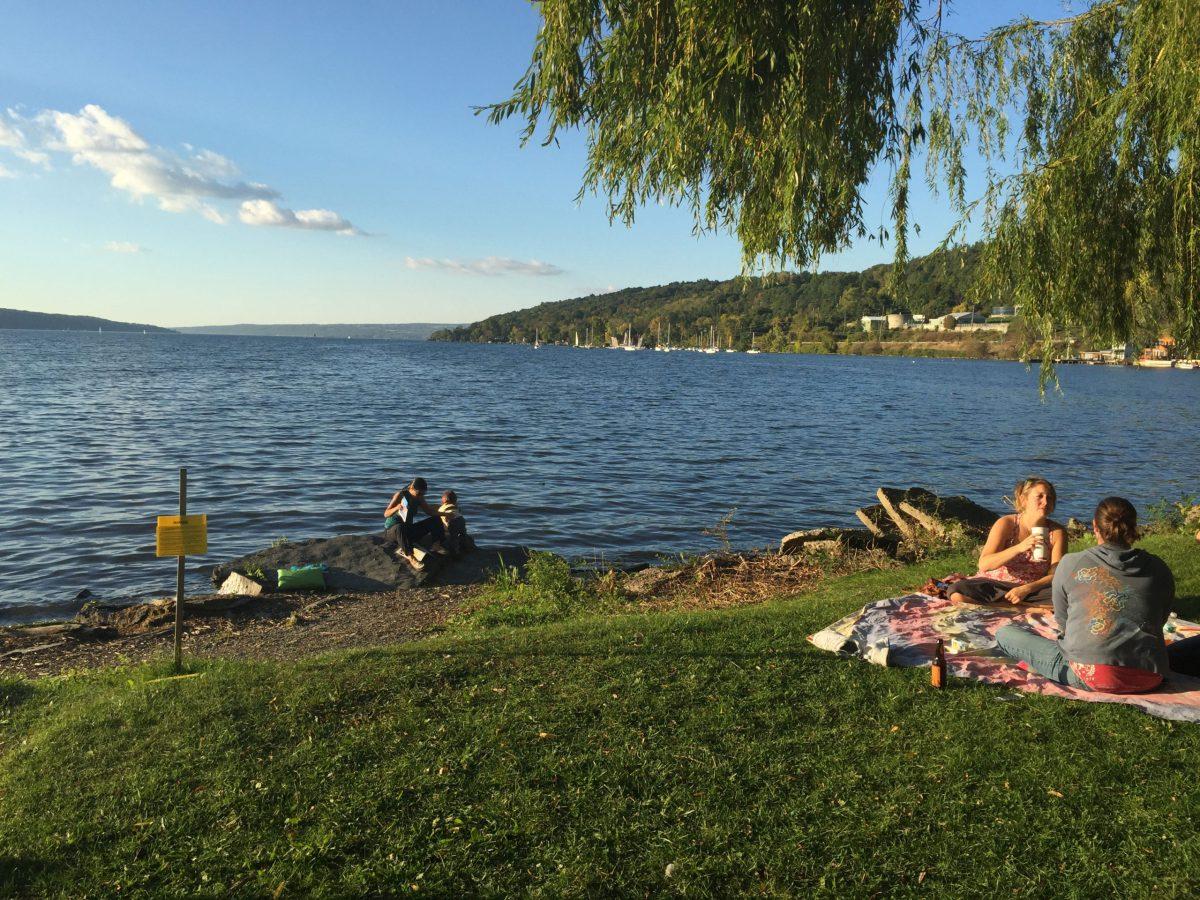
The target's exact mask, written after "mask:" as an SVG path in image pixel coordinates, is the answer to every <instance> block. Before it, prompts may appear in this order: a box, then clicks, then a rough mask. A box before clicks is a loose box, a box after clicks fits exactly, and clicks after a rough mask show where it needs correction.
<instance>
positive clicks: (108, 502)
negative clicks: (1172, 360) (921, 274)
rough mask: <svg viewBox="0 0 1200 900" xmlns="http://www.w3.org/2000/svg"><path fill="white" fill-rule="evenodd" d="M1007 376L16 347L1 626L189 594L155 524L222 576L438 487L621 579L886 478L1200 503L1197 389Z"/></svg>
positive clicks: (1143, 378) (197, 345) (27, 342)
mask: <svg viewBox="0 0 1200 900" xmlns="http://www.w3.org/2000/svg"><path fill="white" fill-rule="evenodd" d="M1061 377H1062V387H1063V394H1062V395H1061V396H1057V395H1054V396H1050V397H1049V398H1048V400H1047V401H1046V402H1045V403H1042V402H1040V401H1039V399H1038V394H1037V376H1036V373H1035V372H1032V371H1029V370H1027V369H1026V368H1025V367H1024V366H1021V365H1019V364H1015V363H1004V362H966V361H959V360H929V359H920V360H910V359H899V358H881V357H837V356H828V357H822V356H784V355H778V356H776V355H769V354H762V355H758V356H748V355H745V354H725V353H722V354H719V355H716V356H706V355H702V354H696V353H671V354H663V353H653V352H642V353H622V352H613V351H600V350H596V351H590V352H585V351H576V350H570V349H567V348H558V347H545V348H542V349H540V350H537V351H534V350H532V349H530V348H527V347H509V346H476V345H453V344H430V343H414V342H374V341H358V340H354V341H351V340H315V339H299V338H238V337H210V336H200V335H141V334H84V333H47V332H21V331H0V417H2V422H3V427H2V428H0V620H7V621H14V620H21V619H26V620H27V619H30V618H36V617H42V616H46V615H51V614H52V615H61V614H69V613H71V612H73V610H74V609H75V608H76V607H77V606H78V605H79V603H78V601H75V600H74V597H75V595H76V594H77V593H78V592H79V591H80V590H81V589H83V588H87V589H89V590H90V591H91V592H92V593H93V594H95V595H96V596H98V597H101V598H106V599H114V598H119V597H128V596H134V595H138V596H142V595H152V594H158V595H162V596H167V595H170V594H171V593H172V592H173V590H174V578H175V563H174V561H173V560H169V559H157V558H155V556H154V523H155V516H157V515H160V514H171V513H174V512H177V509H178V499H177V487H178V467H179V466H187V467H188V470H189V511H191V512H196V513H207V514H208V516H209V555H208V556H206V557H198V558H192V559H189V564H188V579H189V589H190V590H194V591H200V590H205V589H207V587H208V579H207V574H206V573H207V570H208V569H209V568H210V567H211V566H212V565H213V564H214V563H216V562H219V561H222V560H225V559H228V558H231V557H234V556H237V555H240V554H242V553H246V552H249V551H252V550H256V549H259V548H261V547H263V546H266V545H268V544H270V543H271V542H272V541H273V540H275V539H276V538H279V537H287V538H290V539H293V540H296V539H300V538H307V537H318V536H329V535H334V534H342V533H347V532H359V531H370V530H373V529H377V528H380V527H381V522H380V520H381V518H382V510H383V506H384V504H385V503H386V501H387V500H388V498H389V497H390V495H391V492H392V491H394V490H396V489H398V488H399V487H401V486H402V485H403V484H404V483H405V482H407V480H408V479H409V478H411V477H412V476H413V475H414V474H420V475H424V476H425V477H426V478H427V479H428V480H429V483H430V487H431V489H432V490H433V491H436V492H437V493H439V494H440V492H441V491H442V490H443V489H444V488H454V489H456V490H457V491H458V493H459V498H460V502H461V505H462V507H463V510H464V512H465V513H466V515H467V518H468V521H469V522H470V526H471V530H472V531H473V532H474V533H475V534H476V535H477V537H478V538H479V540H480V541H481V542H483V543H505V544H512V543H524V544H527V545H529V546H532V547H535V548H539V549H547V550H554V551H557V552H560V553H563V554H566V555H570V556H589V557H601V558H603V559H607V560H611V561H620V562H630V561H637V560H645V559H651V558H654V557H655V556H656V555H659V554H669V553H676V552H680V551H694V550H704V549H708V548H711V547H713V546H715V541H714V539H713V538H711V537H708V536H705V535H704V534H703V533H702V530H703V529H705V528H706V527H711V526H712V525H713V524H714V523H716V522H717V520H719V519H720V518H721V517H722V516H723V515H725V514H726V513H727V512H728V511H729V510H730V509H731V508H732V507H737V512H736V514H735V516H734V518H733V521H732V523H731V525H730V526H729V531H728V534H729V539H730V541H731V542H732V543H733V545H734V546H735V547H753V546H763V545H766V544H771V543H774V542H776V541H778V539H779V538H780V536H782V535H783V534H785V533H787V532H789V531H793V530H795V529H798V528H809V527H816V526H818V525H823V524H855V523H856V520H855V519H854V510H855V508H856V507H858V506H861V505H865V504H867V503H870V502H873V500H874V492H875V489H876V487H878V486H879V485H881V484H885V485H889V486H901V487H905V486H909V485H914V484H919V485H924V486H927V487H929V488H932V489H934V490H936V491H939V492H942V493H947V492H949V493H964V494H967V495H968V496H970V497H972V498H973V499H975V500H978V501H979V502H982V503H984V504H985V505H990V506H993V507H995V508H999V507H1000V506H1001V503H1002V497H1003V496H1004V495H1005V494H1006V493H1007V492H1009V491H1010V490H1011V486H1012V484H1013V483H1014V482H1015V481H1016V480H1017V479H1018V478H1019V477H1022V476H1024V475H1026V474H1028V473H1040V474H1043V475H1045V476H1047V477H1049V478H1050V479H1051V480H1053V481H1054V482H1055V484H1056V485H1057V487H1058V491H1059V509H1058V516H1059V517H1060V518H1065V517H1066V516H1070V515H1074V516H1078V517H1081V518H1083V517H1086V516H1088V515H1090V511H1091V509H1092V507H1093V506H1094V504H1095V502H1096V501H1097V500H1098V499H1099V498H1100V497H1102V496H1104V495H1106V494H1109V493H1121V494H1124V495H1126V496H1128V497H1129V498H1130V499H1132V500H1133V501H1134V502H1135V503H1136V504H1138V505H1139V507H1144V506H1145V505H1146V504H1147V503H1148V502H1151V501H1154V500H1158V499H1161V498H1164V497H1169V498H1175V497H1178V496H1180V495H1182V494H1187V493H1200V445H1198V443H1197V435H1200V372H1183V371H1175V370H1167V371H1137V370H1129V369H1113V368H1089V367H1065V368H1064V369H1063V370H1062V372H1061Z"/></svg>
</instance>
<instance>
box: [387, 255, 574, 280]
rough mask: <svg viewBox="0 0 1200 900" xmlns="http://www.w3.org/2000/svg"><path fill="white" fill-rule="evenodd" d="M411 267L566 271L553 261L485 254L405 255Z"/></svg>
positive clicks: (493, 271) (463, 271)
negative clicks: (472, 256) (466, 256)
mask: <svg viewBox="0 0 1200 900" xmlns="http://www.w3.org/2000/svg"><path fill="white" fill-rule="evenodd" d="M404 265H405V266H407V267H408V268H410V269H435V270H438V271H442V272H455V273H458V274H460V275H539V276H541V275H562V274H563V272H564V271H565V270H564V269H561V268H559V267H558V266H556V265H554V264H553V263H548V262H541V261H540V260H536V259H531V260H529V261H528V262H525V261H524V260H520V259H510V258H509V257H507V256H485V257H484V258H483V259H433V258H432V257H429V256H422V257H412V256H406V257H404Z"/></svg>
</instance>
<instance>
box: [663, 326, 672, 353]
mask: <svg viewBox="0 0 1200 900" xmlns="http://www.w3.org/2000/svg"><path fill="white" fill-rule="evenodd" d="M662 352H663V353H670V352H671V320H670V319H668V320H667V343H666V345H665V346H664V347H663V348H662Z"/></svg>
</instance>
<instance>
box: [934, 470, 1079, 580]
mask: <svg viewBox="0 0 1200 900" xmlns="http://www.w3.org/2000/svg"><path fill="white" fill-rule="evenodd" d="M1057 500H1058V494H1057V492H1056V491H1055V490H1054V485H1052V484H1051V483H1050V482H1049V481H1047V480H1046V479H1045V478H1037V477H1032V478H1026V479H1025V480H1024V481H1021V482H1019V483H1018V484H1017V486H1016V488H1015V489H1014V491H1013V506H1014V507H1015V509H1016V511H1015V512H1013V513H1011V514H1009V515H1007V516H1001V517H1000V518H999V519H997V520H996V524H995V525H993V526H992V530H991V531H990V532H989V533H988V538H987V542H986V543H985V544H984V545H983V549H982V550H981V551H980V552H979V571H978V572H977V573H976V574H975V575H973V576H972V577H970V578H966V579H964V580H962V581H956V582H954V584H952V585H951V586H950V588H949V597H950V599H951V600H953V601H954V602H956V603H962V602H963V601H970V602H973V603H996V602H999V601H1006V602H1008V603H1035V602H1040V601H1044V600H1048V599H1049V598H1050V583H1051V581H1052V580H1053V578H1054V569H1055V567H1057V566H1058V563H1059V560H1061V559H1062V558H1063V554H1064V553H1066V552H1067V530H1066V529H1065V528H1063V527H1062V526H1061V525H1059V524H1058V523H1057V522H1055V521H1053V520H1051V519H1050V518H1048V517H1049V515H1050V513H1052V512H1054V506H1055V503H1056V502H1057Z"/></svg>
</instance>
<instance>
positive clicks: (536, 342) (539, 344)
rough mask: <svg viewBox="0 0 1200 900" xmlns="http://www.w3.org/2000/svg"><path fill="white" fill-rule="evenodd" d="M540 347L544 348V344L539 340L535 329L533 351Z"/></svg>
mask: <svg viewBox="0 0 1200 900" xmlns="http://www.w3.org/2000/svg"><path fill="white" fill-rule="evenodd" d="M540 346H542V342H541V341H540V340H539V339H538V330H537V329H536V328H535V329H533V349H534V350H536V349H538V347H540Z"/></svg>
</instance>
